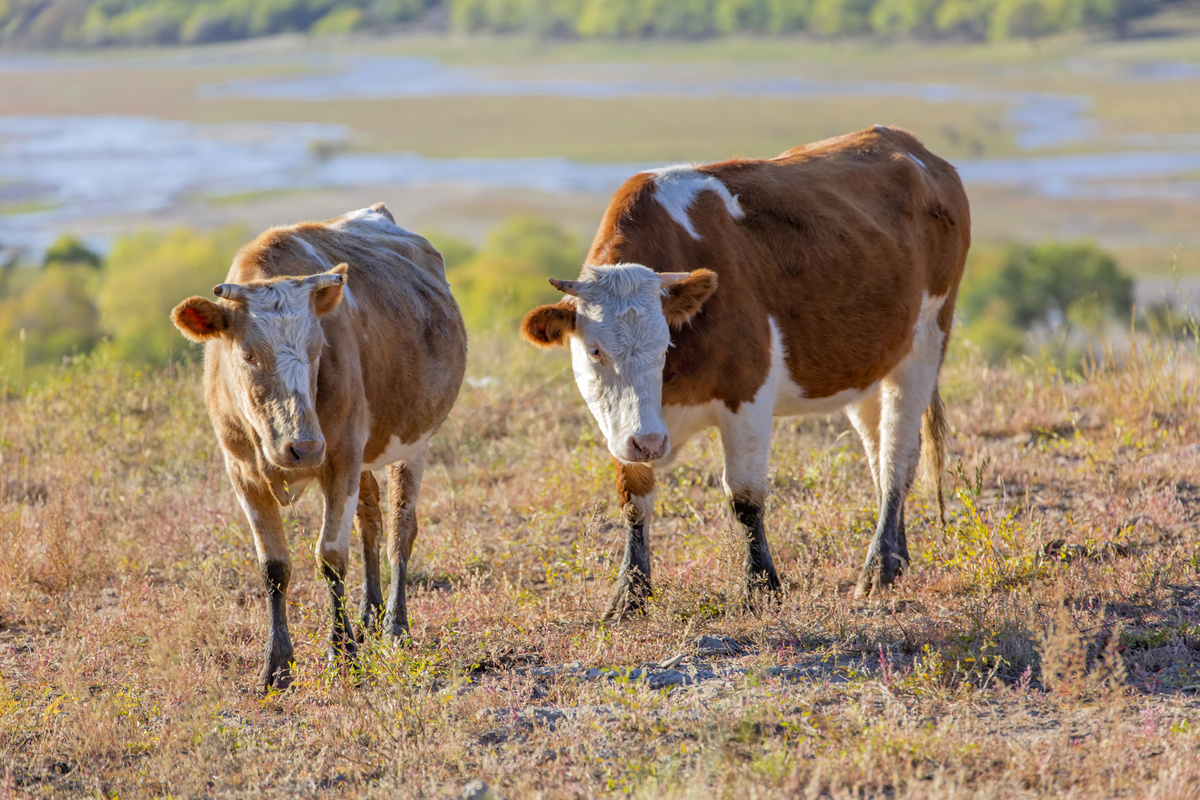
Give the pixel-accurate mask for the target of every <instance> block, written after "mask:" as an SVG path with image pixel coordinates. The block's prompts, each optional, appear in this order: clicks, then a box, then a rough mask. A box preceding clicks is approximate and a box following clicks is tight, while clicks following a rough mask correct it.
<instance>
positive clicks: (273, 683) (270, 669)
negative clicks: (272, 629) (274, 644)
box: [258, 652, 292, 694]
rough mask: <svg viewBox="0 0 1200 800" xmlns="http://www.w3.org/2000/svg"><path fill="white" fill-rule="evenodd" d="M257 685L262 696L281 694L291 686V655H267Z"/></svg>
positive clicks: (280, 653) (281, 653)
mask: <svg viewBox="0 0 1200 800" xmlns="http://www.w3.org/2000/svg"><path fill="white" fill-rule="evenodd" d="M258 685H259V686H260V687H261V688H262V691H263V694H270V693H271V692H281V691H283V690H284V689H286V688H288V687H289V686H291V685H292V654H291V653H283V652H279V653H268V654H267V661H266V663H265V664H263V669H262V673H261V674H260V675H259V679H258Z"/></svg>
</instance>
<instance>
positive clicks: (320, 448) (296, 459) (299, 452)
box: [279, 439, 325, 469]
mask: <svg viewBox="0 0 1200 800" xmlns="http://www.w3.org/2000/svg"><path fill="white" fill-rule="evenodd" d="M279 457H280V461H279V466H281V467H285V468H286V469H309V468H311V467H318V466H320V465H321V462H322V461H324V460H325V440H324V439H295V440H292V441H290V442H284V443H283V446H282V447H281V448H280V450H279Z"/></svg>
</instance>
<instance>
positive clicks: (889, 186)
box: [521, 126, 971, 616]
mask: <svg viewBox="0 0 1200 800" xmlns="http://www.w3.org/2000/svg"><path fill="white" fill-rule="evenodd" d="M970 230H971V220H970V211H969V208H968V204H967V196H966V194H965V192H964V191H963V187H962V183H961V181H959V178H958V175H957V173H956V172H955V170H954V168H953V167H952V166H950V164H948V163H946V162H945V161H943V160H942V159H940V158H938V157H937V156H935V155H933V154H932V153H930V152H929V151H928V150H926V149H925V147H924V146H922V144H921V143H920V142H919V141H917V139H916V138H914V137H913V136H912V135H911V134H909V133H907V132H905V131H901V130H897V129H895V128H884V127H879V126H876V127H875V128H871V129H868V130H865V131H860V132H858V133H853V134H849V135H846V136H841V137H838V138H836V139H828V140H826V141H822V142H817V143H815V144H810V145H806V146H804V147H798V148H795V149H794V150H789V151H787V152H786V153H783V154H782V155H780V156H778V157H776V158H772V159H765V160H764V159H747V158H735V159H732V160H730V161H725V162H721V163H718V164H708V165H704V166H679V167H668V168H666V169H661V170H654V171H651V172H643V173H640V174H638V175H635V176H633V177H632V178H630V179H629V180H628V181H626V182H625V184H624V186H622V187H621V188H620V189H619V190H618V191H617V194H616V196H615V197H614V198H613V200H612V202H611V203H610V204H609V207H608V211H607V212H606V213H605V215H604V220H603V221H602V222H601V224H600V229H599V231H598V232H597V233H596V238H595V240H594V241H593V242H592V247H591V250H590V252H589V253H588V257H587V262H586V265H585V266H584V268H583V272H582V274H581V275H580V277H579V279H578V280H573V281H557V280H551V283H552V284H554V286H556V287H557V288H558V289H559V290H561V291H562V292H564V293H565V294H566V295H568V297H566V298H564V299H563V300H562V301H561V302H560V303H558V304H557V305H551V306H542V307H540V308H536V309H534V310H533V311H531V312H530V313H529V314H528V315H527V316H526V317H525V320H524V322H523V323H522V327H521V330H522V332H523V334H524V335H525V337H526V338H527V339H529V340H530V341H531V342H533V343H534V344H537V345H539V346H543V347H549V346H553V345H567V346H569V347H570V350H571V359H572V363H573V365H574V371H575V376H576V382H577V383H578V384H579V388H580V391H581V392H582V394H583V396H584V398H585V400H586V401H587V404H588V406H589V407H590V408H591V411H592V414H593V415H594V416H595V417H596V421H597V422H598V423H599V424H600V428H601V429H602V430H603V432H604V434H605V436H606V437H607V439H608V447H609V450H610V451H611V452H612V454H613V456H614V457H615V459H616V472H617V493H618V495H619V497H620V499H621V504H622V506H623V507H624V516H625V520H626V529H627V535H626V544H625V559H624V563H623V565H622V567H621V572H620V577H619V578H618V586H617V591H616V593H615V595H614V597H613V601H612V604H611V606H610V607H609V615H610V616H611V615H614V614H622V613H624V612H625V611H627V610H629V609H632V608H637V609H640V608H642V607H643V605H644V602H645V598H646V597H647V596H648V595H649V594H650V548H649V544H648V539H647V530H646V528H647V524H648V521H649V517H650V513H651V509H652V507H653V502H652V500H653V493H654V482H655V479H654V470H655V468H656V467H660V466H664V465H666V464H667V463H669V462H670V461H671V459H672V458H673V457H674V455H675V453H676V452H677V451H678V449H679V447H680V446H681V445H682V444H683V443H684V442H685V441H686V440H687V439H688V437H690V436H692V435H693V434H695V433H696V432H697V431H699V430H701V429H703V428H707V427H711V426H714V425H715V426H716V427H717V428H718V429H719V430H720V432H721V439H722V441H723V443H724V447H725V476H724V486H725V492H726V494H727V495H728V496H729V498H730V499H731V501H732V504H733V511H734V514H735V516H736V517H737V520H738V522H739V525H740V527H741V528H742V530H743V532H744V534H745V536H746V540H747V550H746V562H745V572H746V574H745V585H746V592H747V596H748V597H750V598H752V597H753V595H754V593H755V592H757V591H760V590H764V589H765V590H770V591H772V592H774V591H777V590H778V588H779V578H778V576H777V575H776V572H775V567H774V564H773V563H772V561H771V554H770V551H769V549H768V547H767V539H766V534H765V531H764V530H763V521H762V508H763V500H764V498H765V496H766V495H767V491H768V482H767V461H768V457H769V455H770V444H771V419H772V417H773V416H780V415H795V414H826V413H829V412H831V411H834V410H836V409H839V408H846V409H847V411H848V413H849V415H850V420H851V421H852V423H853V424H854V426H855V428H856V429H857V430H858V433H859V434H860V435H861V437H862V440H863V444H864V446H865V448H866V452H867V459H868V461H869V463H870V468H871V475H872V478H873V480H874V483H875V489H876V493H877V496H878V498H879V504H880V510H879V520H878V525H877V527H876V529H875V536H874V538H873V539H872V540H871V543H870V547H869V549H868V551H867V557H866V562H865V564H864V566H863V568H862V571H861V573H860V575H859V580H858V594H859V595H860V596H861V595H866V594H869V593H870V592H871V591H872V589H876V588H878V587H881V586H887V585H890V584H892V583H893V582H894V581H895V579H896V577H897V576H898V575H899V574H900V573H901V572H902V571H903V570H904V568H905V567H906V566H907V564H908V560H909V554H908V546H907V543H906V539H905V530H904V500H905V498H906V497H907V495H908V491H909V487H910V485H911V483H912V481H913V477H914V472H915V470H916V468H917V464H918V458H919V455H920V452H919V451H920V450H921V426H922V416H923V415H924V418H925V432H926V437H925V439H926V441H925V444H926V445H927V450H928V451H929V459H927V464H929V462H930V461H932V465H931V466H932V467H933V468H934V469H935V470H936V471H937V474H938V475H939V476H940V473H941V466H942V460H943V457H944V456H943V452H944V441H943V438H944V431H945V426H946V423H945V418H944V415H943V409H942V404H941V400H940V398H939V396H938V391H937V378H938V371H939V369H940V367H941V363H942V357H943V354H944V353H945V350H946V344H947V341H948V339H949V336H950V328H951V324H952V321H953V317H954V301H955V296H956V294H957V292H958V284H959V280H960V278H961V276H962V271H963V264H964V262H965V261H966V257H967V248H968V247H969V245H970V239H971V233H970ZM939 502H940V493H939Z"/></svg>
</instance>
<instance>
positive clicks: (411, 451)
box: [362, 433, 432, 472]
mask: <svg viewBox="0 0 1200 800" xmlns="http://www.w3.org/2000/svg"><path fill="white" fill-rule="evenodd" d="M431 435H432V434H428V433H427V434H425V435H424V436H422V437H421V438H420V439H417V440H416V441H415V442H402V441H400V437H399V436H392V438H391V439H389V440H388V443H387V445H386V446H385V447H384V448H383V452H382V453H380V454H379V455H378V456H376V457H375V458H373V459H371V460H370V461H367V460H366V454H365V453H364V455H363V465H362V468H363V472H366V471H367V470H375V469H383V468H384V467H386V466H387V465H389V464H395V463H396V462H397V461H408V460H410V459H412V458H413V457H415V456H418V455H421V454H422V453H424V452H425V450H426V448H428V447H429V439H430V436H431Z"/></svg>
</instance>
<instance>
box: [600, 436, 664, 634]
mask: <svg viewBox="0 0 1200 800" xmlns="http://www.w3.org/2000/svg"><path fill="white" fill-rule="evenodd" d="M613 463H614V464H615V466H616V473H617V497H618V498H620V500H621V516H622V517H623V518H624V521H625V557H624V558H623V559H622V560H621V571H620V573H619V574H618V575H617V588H616V591H614V592H613V596H612V600H611V601H610V602H609V604H608V610H607V611H606V612H605V614H604V618H605V619H614V618H616V619H620V618H621V617H623V616H624V615H626V614H628V613H630V612H632V611H639V612H645V610H646V599H647V598H649V597H650V595H651V593H652V592H651V589H650V539H649V528H650V518H651V516H652V515H653V511H654V469H653V468H652V467H650V466H648V465H646V464H625V463H622V462H620V461H617V460H616V459H613Z"/></svg>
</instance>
